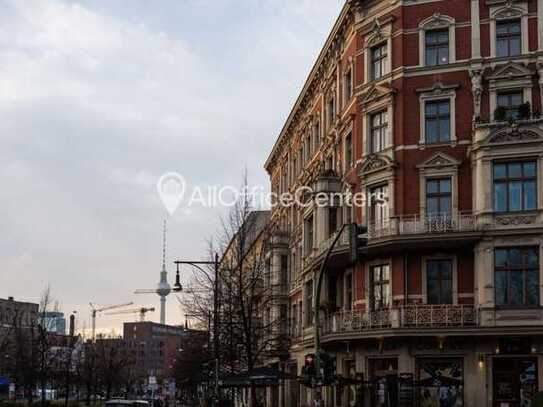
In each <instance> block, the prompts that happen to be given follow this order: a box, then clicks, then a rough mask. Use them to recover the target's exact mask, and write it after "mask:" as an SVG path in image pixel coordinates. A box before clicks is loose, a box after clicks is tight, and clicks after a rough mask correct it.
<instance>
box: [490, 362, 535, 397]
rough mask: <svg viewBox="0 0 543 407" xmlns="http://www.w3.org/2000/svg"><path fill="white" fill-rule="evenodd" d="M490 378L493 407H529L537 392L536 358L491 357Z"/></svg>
mask: <svg viewBox="0 0 543 407" xmlns="http://www.w3.org/2000/svg"><path fill="white" fill-rule="evenodd" d="M492 378H493V383H492V388H493V400H494V402H493V406H494V407H530V406H531V405H532V401H531V400H532V399H533V397H534V395H535V393H536V392H537V383H538V369H537V358H536V357H531V356H512V355H511V356H503V357H493V359H492Z"/></svg>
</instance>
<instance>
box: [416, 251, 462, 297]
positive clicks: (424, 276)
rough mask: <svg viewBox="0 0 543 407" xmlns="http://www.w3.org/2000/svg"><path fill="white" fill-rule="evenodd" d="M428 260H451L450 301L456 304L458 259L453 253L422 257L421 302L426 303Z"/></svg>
mask: <svg viewBox="0 0 543 407" xmlns="http://www.w3.org/2000/svg"><path fill="white" fill-rule="evenodd" d="M428 260H452V301H453V305H458V260H457V258H456V256H455V255H450V254H439V253H437V254H435V255H431V256H423V257H422V267H421V269H422V270H421V271H422V278H421V281H422V287H421V292H422V303H423V304H428V284H427V277H428V276H427V262H428Z"/></svg>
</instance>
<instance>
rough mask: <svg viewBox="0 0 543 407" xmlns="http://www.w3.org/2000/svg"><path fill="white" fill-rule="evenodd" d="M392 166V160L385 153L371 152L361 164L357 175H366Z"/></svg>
mask: <svg viewBox="0 0 543 407" xmlns="http://www.w3.org/2000/svg"><path fill="white" fill-rule="evenodd" d="M390 167H394V161H392V160H391V159H390V158H389V157H387V156H385V155H379V154H372V155H370V156H369V157H368V158H366V160H365V161H364V163H363V164H362V167H361V168H360V172H359V175H367V174H370V173H372V172H375V171H380V170H383V169H387V168H390Z"/></svg>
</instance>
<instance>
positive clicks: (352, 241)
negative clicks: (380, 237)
mask: <svg viewBox="0 0 543 407" xmlns="http://www.w3.org/2000/svg"><path fill="white" fill-rule="evenodd" d="M367 233H368V228H367V227H366V226H362V225H358V224H356V223H351V224H350V225H349V250H350V257H351V262H353V263H355V262H357V261H358V260H359V258H360V250H361V249H362V248H363V247H365V246H366V245H367V244H368V238H367Z"/></svg>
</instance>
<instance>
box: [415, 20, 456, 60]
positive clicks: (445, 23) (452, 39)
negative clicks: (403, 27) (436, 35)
mask: <svg viewBox="0 0 543 407" xmlns="http://www.w3.org/2000/svg"><path fill="white" fill-rule="evenodd" d="M444 28H448V29H449V64H453V63H455V62H456V26H455V20H454V18H452V17H449V16H445V15H441V14H437V13H436V14H434V15H433V16H431V17H428V18H427V19H425V20H423V21H421V23H420V24H419V66H427V65H426V31H434V30H440V29H444ZM444 65H445V64H444ZM428 66H434V65H428Z"/></svg>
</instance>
